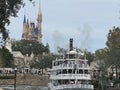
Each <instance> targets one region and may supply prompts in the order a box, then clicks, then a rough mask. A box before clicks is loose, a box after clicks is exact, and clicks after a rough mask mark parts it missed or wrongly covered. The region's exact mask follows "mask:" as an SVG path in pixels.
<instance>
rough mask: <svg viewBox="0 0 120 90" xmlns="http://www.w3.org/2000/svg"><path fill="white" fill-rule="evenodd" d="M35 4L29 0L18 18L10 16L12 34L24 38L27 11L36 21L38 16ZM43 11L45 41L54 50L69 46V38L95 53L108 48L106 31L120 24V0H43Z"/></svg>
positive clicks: (37, 0)
mask: <svg viewBox="0 0 120 90" xmlns="http://www.w3.org/2000/svg"><path fill="white" fill-rule="evenodd" d="M35 1H36V3H35V7H33V6H32V4H31V3H29V2H27V0H26V2H27V3H26V7H24V8H22V9H21V10H20V11H19V13H18V17H17V18H11V24H10V26H9V27H8V29H9V30H10V37H11V38H15V39H16V40H20V39H21V35H22V31H23V18H24V14H26V16H27V17H28V18H29V19H30V20H31V21H33V22H36V19H37V15H38V7H39V0H35ZM41 8H42V14H43V22H42V33H43V39H42V42H43V44H44V45H45V44H46V43H49V45H50V49H51V50H52V52H54V51H55V48H56V47H57V46H60V47H63V48H66V47H67V46H68V43H69V38H73V39H74V46H75V47H79V48H82V49H85V48H86V49H88V50H89V51H92V52H94V51H95V50H97V49H101V48H104V47H105V42H106V40H107V34H108V31H109V30H110V29H112V28H113V26H120V20H119V17H120V13H119V11H120V1H119V0H41Z"/></svg>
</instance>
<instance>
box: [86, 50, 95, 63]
mask: <svg viewBox="0 0 120 90" xmlns="http://www.w3.org/2000/svg"><path fill="white" fill-rule="evenodd" d="M85 54H86V59H87V60H88V64H89V65H90V63H91V62H92V61H93V60H94V58H95V56H94V54H93V53H91V52H89V51H86V52H85Z"/></svg>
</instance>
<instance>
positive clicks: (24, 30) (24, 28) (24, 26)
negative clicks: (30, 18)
mask: <svg viewBox="0 0 120 90" xmlns="http://www.w3.org/2000/svg"><path fill="white" fill-rule="evenodd" d="M25 34H26V16H25V15H24V20H23V33H22V39H26V37H25Z"/></svg>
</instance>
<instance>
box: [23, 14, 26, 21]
mask: <svg viewBox="0 0 120 90" xmlns="http://www.w3.org/2000/svg"><path fill="white" fill-rule="evenodd" d="M23 23H26V16H25V15H24V20H23Z"/></svg>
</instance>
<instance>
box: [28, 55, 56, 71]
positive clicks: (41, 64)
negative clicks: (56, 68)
mask: <svg viewBox="0 0 120 90" xmlns="http://www.w3.org/2000/svg"><path fill="white" fill-rule="evenodd" d="M52 60H55V55H53V54H46V55H39V56H38V57H37V58H35V59H34V60H33V61H32V62H31V63H30V66H31V68H33V67H34V68H39V69H41V70H42V73H43V69H46V68H51V67H52Z"/></svg>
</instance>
